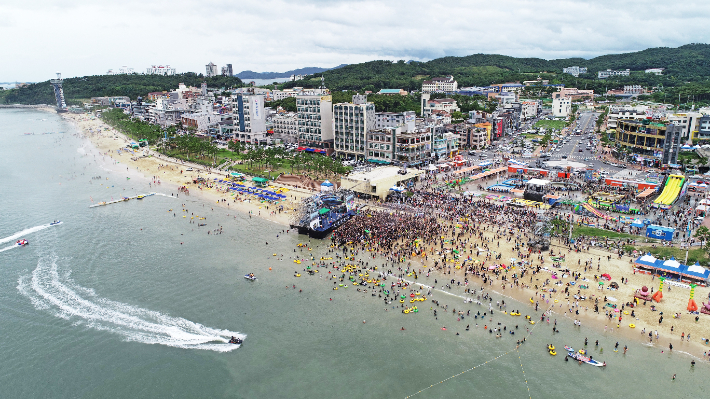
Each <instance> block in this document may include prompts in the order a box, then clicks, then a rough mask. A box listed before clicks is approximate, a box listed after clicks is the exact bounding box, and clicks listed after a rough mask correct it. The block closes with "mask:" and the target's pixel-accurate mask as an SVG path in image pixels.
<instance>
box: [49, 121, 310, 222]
mask: <svg viewBox="0 0 710 399" xmlns="http://www.w3.org/2000/svg"><path fill="white" fill-rule="evenodd" d="M61 116H62V118H64V119H65V120H68V121H70V122H71V123H73V124H74V125H75V126H77V128H78V129H79V130H80V131H81V132H82V134H83V135H84V136H85V137H86V138H87V139H89V140H90V141H91V143H92V144H93V145H94V146H95V147H96V149H97V150H98V151H99V153H100V154H102V155H103V156H104V159H105V160H107V159H106V157H108V158H109V159H108V160H109V161H111V162H114V163H118V164H122V165H125V166H126V170H127V171H128V170H131V171H138V172H140V173H141V174H142V175H143V176H144V177H145V178H146V179H148V180H149V181H151V184H157V185H164V186H167V187H168V188H170V189H174V190H175V193H176V194H178V195H179V194H182V195H185V193H184V192H182V191H181V192H178V191H177V189H178V188H179V187H182V186H185V187H186V188H187V189H188V190H189V195H192V196H195V195H197V196H200V197H201V198H204V199H205V200H207V201H208V202H212V203H213V204H215V205H217V206H221V207H223V208H226V209H231V210H234V211H236V212H242V213H246V214H250V215H252V216H254V217H261V218H263V219H266V220H269V221H271V222H274V223H278V224H280V225H283V226H289V225H290V216H291V215H292V212H293V209H294V208H295V207H296V205H297V204H298V203H299V202H300V201H301V199H302V198H306V197H309V196H311V195H313V193H312V192H309V191H308V190H304V189H300V188H294V187H286V186H283V185H280V184H278V183H275V182H272V183H270V186H272V187H275V189H278V188H285V189H286V190H288V191H287V192H285V195H286V196H287V198H286V199H285V200H284V201H280V202H279V204H278V205H270V204H268V203H266V202H265V203H262V202H260V201H259V200H258V198H256V197H253V196H248V195H240V194H238V193H234V192H231V191H221V190H219V189H218V187H216V185H214V184H210V185H212V186H213V187H198V186H197V185H195V184H194V183H193V180H194V179H197V178H198V177H202V178H204V179H205V180H206V181H207V182H214V179H218V180H219V179H224V178H225V177H226V173H227V172H221V171H214V170H209V169H208V168H206V167H204V166H202V165H199V164H193V163H190V162H183V161H181V160H178V159H173V158H169V157H166V156H164V155H162V154H159V153H157V152H154V151H151V150H149V149H143V148H141V149H140V150H136V151H135V153H133V152H131V151H126V145H127V144H129V143H130V142H131V141H132V140H130V139H129V138H128V137H126V136H125V135H124V134H122V133H121V132H119V131H117V130H115V129H113V128H112V127H111V126H109V125H108V124H106V123H105V122H103V121H102V120H100V119H98V118H96V117H94V116H92V115H90V114H70V113H65V114H61ZM188 168H192V169H193V170H192V171H187V170H186V169H188ZM245 183H246V184H247V185H249V184H250V182H248V181H247V182H245ZM282 206H283V210H282V211H281V212H279V211H278V208H280V207H282Z"/></svg>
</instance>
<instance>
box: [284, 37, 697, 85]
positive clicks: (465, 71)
mask: <svg viewBox="0 0 710 399" xmlns="http://www.w3.org/2000/svg"><path fill="white" fill-rule="evenodd" d="M574 65H578V66H580V67H587V68H588V73H587V74H584V75H580V76H579V77H578V78H575V77H574V76H571V75H567V74H562V68H565V67H569V66H574ZM627 68H628V69H630V70H631V71H636V72H635V73H634V72H632V74H631V76H628V77H613V78H609V79H603V80H600V79H597V78H596V76H597V72H598V71H601V70H606V69H614V70H619V69H627ZM648 68H664V69H665V71H664V74H663V76H655V75H651V74H646V73H644V72H643V71H644V70H645V69H648ZM321 75H322V76H324V77H325V83H326V86H327V87H329V88H330V89H332V90H337V91H339V90H371V91H378V90H380V89H382V88H401V89H404V90H408V91H412V90H419V89H421V82H422V80H424V79H427V78H432V77H436V76H445V75H454V77H455V78H456V80H457V81H458V83H459V87H465V86H487V85H490V84H495V83H505V82H511V81H523V80H533V79H535V78H537V77H538V76H539V77H541V78H543V79H548V80H550V82H551V83H559V84H565V85H566V86H571V87H580V88H585V87H586V88H587V89H594V90H595V91H596V92H597V93H600V94H601V93H604V92H605V91H606V90H607V89H611V88H616V87H620V86H623V85H628V84H640V85H643V86H663V87H665V88H667V90H666V91H667V92H668V94H669V96H671V93H676V92H679V91H680V92H683V93H685V92H688V93H690V92H692V93H691V94H690V95H692V94H696V95H701V96H702V95H708V94H707V93H705V92H704V89H702V88H701V89H698V87H705V86H706V85H707V84H705V83H702V82H706V81H708V79H709V78H710V45H708V44H688V45H684V46H681V47H678V48H669V47H659V48H650V49H646V50H643V51H637V52H632V53H624V54H610V55H603V56H599V57H595V58H592V59H589V60H585V59H583V58H566V59H556V60H544V59H541V58H516V57H510V56H505V55H497V54H473V55H468V56H464V57H443V58H437V59H434V60H431V61H428V62H409V63H405V62H404V61H398V62H392V61H381V60H380V61H370V62H365V63H361V64H351V65H347V66H344V67H342V68H339V69H336V70H331V71H325V72H323V73H321V74H315V75H313V79H311V80H301V81H296V82H287V83H285V84H284V85H283V87H294V86H306V87H315V86H318V85H319V84H320V76H321ZM688 83H690V84H694V86H693V87H695V89H693V90H690V89H689V88H688V87H685V85H686V84H688ZM707 92H708V93H710V88H708V90H707ZM702 93H705V94H702ZM676 97H677V94H676ZM708 99H710V97H708Z"/></svg>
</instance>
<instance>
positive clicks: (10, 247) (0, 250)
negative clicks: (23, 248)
mask: <svg viewBox="0 0 710 399" xmlns="http://www.w3.org/2000/svg"><path fill="white" fill-rule="evenodd" d="M18 247H19V245H17V244H15V245H10V246H9V247H5V248H2V249H0V252H5V251H9V250H11V249H13V248H18Z"/></svg>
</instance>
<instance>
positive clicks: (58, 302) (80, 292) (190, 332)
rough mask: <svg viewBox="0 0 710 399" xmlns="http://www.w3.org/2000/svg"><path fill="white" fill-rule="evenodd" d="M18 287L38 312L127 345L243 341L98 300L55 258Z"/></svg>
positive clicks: (221, 347) (204, 345)
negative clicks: (111, 335)
mask: <svg viewBox="0 0 710 399" xmlns="http://www.w3.org/2000/svg"><path fill="white" fill-rule="evenodd" d="M17 289H18V291H20V293H21V294H22V295H24V296H26V297H28V298H29V299H30V301H31V302H32V305H33V306H34V307H35V308H36V309H39V310H44V311H48V312H49V313H51V314H52V315H54V316H56V317H59V318H62V319H65V320H69V321H72V325H83V326H86V327H89V328H92V329H95V330H99V331H108V332H111V333H114V334H118V335H120V336H122V337H123V338H124V339H125V340H126V341H132V342H141V343H144V344H159V345H166V346H171V347H175V348H184V349H202V350H211V351H216V352H229V351H232V350H234V349H237V348H238V347H239V346H240V345H236V344H230V343H228V341H229V339H230V337H232V336H235V337H238V338H241V339H244V338H246V335H244V334H239V333H237V332H234V331H228V330H221V329H215V328H210V327H206V326H203V325H202V324H199V323H195V322H192V321H190V320H186V319H183V318H180V317H173V316H168V315H165V314H162V313H160V312H156V311H152V310H147V309H142V308H139V307H135V306H132V305H128V304H125V303H120V302H115V301H111V300H108V299H105V298H100V297H97V296H96V294H95V292H94V291H93V290H91V289H88V288H84V287H80V286H78V285H76V284H75V283H74V281H73V280H71V278H70V277H69V274H68V273H66V274H65V275H64V276H61V275H60V273H59V271H58V266H57V259H56V258H43V259H40V261H39V262H38V264H37V268H36V269H34V270H33V271H32V273H31V274H28V275H23V276H21V277H20V278H19V280H18V284H17Z"/></svg>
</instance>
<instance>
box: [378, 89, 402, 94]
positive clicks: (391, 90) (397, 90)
mask: <svg viewBox="0 0 710 399" xmlns="http://www.w3.org/2000/svg"><path fill="white" fill-rule="evenodd" d="M399 91H400V89H380V93H395V94H399Z"/></svg>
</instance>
